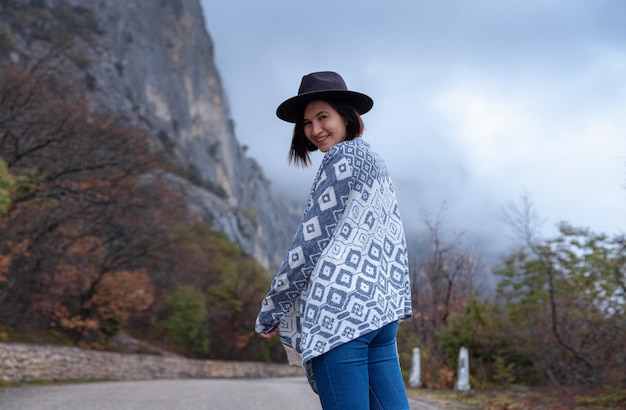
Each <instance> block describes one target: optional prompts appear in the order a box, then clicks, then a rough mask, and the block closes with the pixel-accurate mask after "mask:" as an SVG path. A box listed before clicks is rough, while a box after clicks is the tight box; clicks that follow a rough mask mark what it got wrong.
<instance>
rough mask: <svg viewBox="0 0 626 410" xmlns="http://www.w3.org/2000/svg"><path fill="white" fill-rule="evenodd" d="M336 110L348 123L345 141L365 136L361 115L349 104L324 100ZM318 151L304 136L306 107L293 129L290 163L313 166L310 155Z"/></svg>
mask: <svg viewBox="0 0 626 410" xmlns="http://www.w3.org/2000/svg"><path fill="white" fill-rule="evenodd" d="M324 101H325V102H327V103H328V104H330V106H331V107H333V108H334V109H335V111H337V112H338V113H339V115H341V116H342V117H343V118H344V119H345V120H346V122H347V124H346V139H345V141H350V140H353V139H355V138H357V137H360V136H361V135H362V134H363V130H364V128H365V126H364V125H363V120H362V119H361V116H360V115H359V113H358V112H357V111H356V110H355V109H354V107H352V105H350V104H349V103H347V102H344V101H339V100H324ZM313 151H317V147H316V146H315V144H313V143H312V142H311V141H309V140H308V139H307V137H306V136H305V135H304V107H303V108H302V113H301V114H300V119H299V120H298V122H296V125H294V127H293V137H292V138H291V149H290V150H289V163H290V164H295V165H299V166H302V167H307V166H309V165H311V158H310V157H309V153H310V152H313Z"/></svg>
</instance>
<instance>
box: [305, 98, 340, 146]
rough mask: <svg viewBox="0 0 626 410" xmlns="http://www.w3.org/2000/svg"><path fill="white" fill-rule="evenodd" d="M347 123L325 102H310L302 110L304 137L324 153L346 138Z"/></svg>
mask: <svg viewBox="0 0 626 410" xmlns="http://www.w3.org/2000/svg"><path fill="white" fill-rule="evenodd" d="M346 124H347V121H346V120H345V119H344V118H343V117H342V116H341V114H339V113H338V112H337V111H335V109H334V108H333V107H332V106H331V105H330V104H328V103H327V102H325V101H322V100H314V101H311V102H310V103H309V104H308V105H307V106H306V108H305V109H304V122H303V123H302V125H303V127H304V135H305V136H306V138H307V139H308V140H309V141H311V142H312V143H313V144H314V145H315V146H316V147H317V148H318V149H319V150H320V151H322V152H326V151H328V150H329V149H330V147H332V146H333V145H335V144H337V143H338V142H341V141H343V140H344V139H345V138H346Z"/></svg>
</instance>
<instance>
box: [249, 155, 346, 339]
mask: <svg viewBox="0 0 626 410" xmlns="http://www.w3.org/2000/svg"><path fill="white" fill-rule="evenodd" d="M342 145H344V144H337V145H335V146H333V147H332V148H331V149H330V150H329V151H328V152H327V153H326V155H325V156H324V159H323V161H322V164H321V165H320V170H319V171H318V174H317V177H316V178H315V182H314V183H313V187H312V188H311V193H310V195H309V198H308V200H307V203H306V206H305V209H304V213H303V215H302V220H301V222H300V226H299V227H298V230H297V232H296V234H295V236H294V239H293V241H292V243H291V245H290V247H289V250H288V251H287V255H286V256H285V259H284V260H283V263H282V265H281V267H280V269H279V270H278V273H277V274H276V276H275V277H274V280H273V281H272V285H271V287H270V291H269V293H268V294H267V296H266V297H265V299H263V302H262V304H261V311H260V312H259V315H258V317H257V320H256V327H255V329H256V331H257V332H258V333H268V332H271V331H272V330H273V329H275V328H276V327H278V325H279V322H280V319H281V318H282V317H283V316H284V315H285V313H286V312H287V311H288V310H289V309H290V308H291V306H292V304H293V303H294V301H295V300H296V299H297V298H298V296H299V295H300V292H301V291H302V289H304V287H305V286H306V284H307V281H308V278H309V277H310V275H311V272H312V271H313V269H314V267H315V265H316V264H317V261H318V260H319V257H320V254H321V253H322V251H323V250H324V248H325V247H326V245H327V244H328V242H329V240H330V238H331V237H332V236H333V234H334V232H335V228H336V226H337V221H339V219H340V218H341V216H342V214H343V213H344V211H345V206H346V200H347V198H348V195H349V193H350V190H351V189H352V186H353V168H352V167H353V165H352V164H351V163H350V162H351V161H350V159H349V157H346V156H345V155H344V153H343V149H342Z"/></svg>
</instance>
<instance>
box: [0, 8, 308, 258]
mask: <svg viewBox="0 0 626 410" xmlns="http://www.w3.org/2000/svg"><path fill="white" fill-rule="evenodd" d="M57 60H58V66H59V67H63V68H59V70H61V69H62V70H67V72H66V73H65V72H64V75H67V76H70V75H71V76H73V78H75V79H76V81H77V83H78V84H79V85H80V86H81V87H82V88H83V89H84V90H85V93H86V95H87V99H88V101H89V104H91V105H92V106H93V109H94V110H96V111H99V112H103V113H107V114H110V115H112V116H114V117H116V118H120V119H123V121H124V122H125V123H127V124H129V125H132V126H134V127H137V128H139V129H141V130H142V131H143V132H145V133H147V134H148V135H149V136H150V137H151V139H152V141H153V143H154V146H155V147H157V149H159V150H162V151H163V152H165V153H167V156H168V158H170V159H171V160H173V161H174V162H176V163H177V164H178V165H179V166H180V168H181V169H183V170H185V171H184V172H182V173H180V174H179V175H176V176H174V175H172V180H173V181H175V182H176V184H178V185H180V186H181V187H183V188H184V190H185V192H186V194H187V198H188V205H189V208H190V210H191V211H192V212H193V214H194V215H195V216H196V217H197V218H199V219H202V220H206V221H209V222H210V223H211V224H212V226H213V227H214V229H216V230H218V231H221V232H223V233H224V234H225V235H226V236H227V237H228V238H229V239H230V240H231V241H233V242H235V243H236V244H238V245H239V246H240V247H241V248H242V249H243V250H244V251H245V252H246V253H248V254H249V255H251V256H253V257H254V258H255V259H257V260H258V261H259V262H260V263H261V264H262V265H263V266H265V267H266V268H268V269H270V270H272V269H275V268H276V267H277V266H278V265H279V264H280V262H281V260H282V257H283V255H284V250H285V249H286V247H287V245H288V243H289V240H290V239H291V236H292V234H293V229H294V227H295V224H296V223H297V218H298V209H297V208H298V207H297V206H295V205H293V204H289V203H288V201H286V200H285V199H284V198H279V197H278V196H277V194H276V193H275V192H274V191H273V190H272V186H271V183H270V181H269V180H267V178H266V177H265V176H264V175H263V171H262V169H261V168H260V167H259V165H258V163H257V162H256V161H255V160H254V159H253V158H250V157H247V156H246V152H245V148H244V147H242V146H241V145H240V144H239V142H238V141H237V138H236V136H235V131H234V128H235V127H234V123H235V122H234V120H233V119H232V118H231V116H230V113H229V107H228V99H227V96H226V95H225V93H224V90H223V88H222V84H221V81H220V77H219V73H218V71H217V69H216V66H215V61H214V58H213V43H212V41H211V38H210V37H209V34H208V32H207V29H206V26H205V21H204V18H203V13H202V9H201V6H200V3H199V0H159V1H156V0H155V1H143V0H132V1H126V0H124V1H123V0H107V1H103V0H29V1H27V0H2V1H0V62H1V63H2V64H13V65H15V66H18V67H20V68H22V69H25V70H35V69H36V68H37V66H38V65H40V64H42V63H44V62H45V63H47V64H50V63H51V62H52V63H55V62H56V61H57ZM61 63H63V64H61Z"/></svg>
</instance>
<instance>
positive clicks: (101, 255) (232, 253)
mask: <svg viewBox="0 0 626 410" xmlns="http://www.w3.org/2000/svg"><path fill="white" fill-rule="evenodd" d="M67 91H68V92H66V93H65V94H64V95H62V96H61V95H59V94H58V93H56V92H54V91H52V89H51V88H49V87H48V83H47V82H46V81H43V80H42V79H41V78H40V77H39V76H36V75H34V74H32V73H29V72H24V71H19V70H17V69H15V68H11V67H4V68H2V69H0V158H1V160H2V168H1V169H0V171H1V172H2V181H3V185H2V187H1V188H2V191H1V192H2V196H1V197H0V198H3V202H2V210H3V212H2V213H1V214H0V237H1V238H2V240H1V241H0V326H2V327H3V328H5V329H12V331H13V332H14V333H15V334H21V335H22V338H24V337H25V336H24V335H27V334H34V333H37V332H41V331H55V332H57V333H59V334H61V335H65V336H66V337H67V338H69V340H73V341H74V342H78V343H81V344H92V345H94V346H102V345H106V343H107V341H108V340H109V338H110V337H111V336H114V335H116V334H117V333H118V332H120V331H122V330H127V331H129V332H132V331H133V329H134V328H144V329H146V328H148V329H150V328H151V329H152V331H150V332H149V333H150V334H152V335H157V336H158V337H159V338H165V339H167V334H164V333H163V332H162V329H164V327H163V326H162V321H163V320H167V317H165V316H167V312H166V311H165V308H164V301H165V300H166V296H167V295H168V293H169V292H171V291H172V290H173V289H177V288H178V287H191V288H193V289H196V290H197V291H198V292H200V294H201V295H204V298H205V299H204V301H203V302H202V306H201V308H202V309H204V310H205V312H206V315H207V317H209V320H207V321H205V322H204V323H202V325H203V326H205V327H206V331H205V334H206V335H207V336H206V337H209V336H208V335H209V334H210V335H215V336H214V337H219V338H221V339H224V338H226V339H224V340H220V343H215V344H214V345H215V346H220V345H228V346H234V347H230V350H229V351H228V352H221V351H219V349H217V348H216V349H214V351H213V352H209V351H203V352H202V353H203V354H205V355H211V356H215V357H218V356H219V355H221V354H223V355H227V356H229V358H234V359H238V358H239V359H241V358H246V354H245V353H241V352H246V351H249V352H253V351H254V352H256V353H255V354H256V355H257V356H258V357H263V353H262V351H263V349H265V347H264V346H265V345H266V343H265V342H262V341H260V340H259V341H257V342H256V347H251V346H250V344H252V345H255V341H251V336H252V326H251V324H250V320H251V319H249V317H250V316H251V310H250V309H251V306H253V305H254V306H256V305H258V302H259V300H260V299H261V297H262V295H261V294H259V293H258V292H261V291H260V289H261V288H263V291H265V287H266V285H267V281H268V279H267V274H266V272H264V271H263V269H261V268H260V267H259V266H258V264H256V262H254V261H253V260H252V259H251V258H249V257H247V256H246V255H244V254H243V253H242V252H241V250H240V249H239V248H238V247H236V246H235V245H233V244H232V243H230V242H228V241H227V240H226V239H225V238H223V237H221V236H219V235H217V234H215V233H213V232H212V231H211V229H210V227H209V226H208V225H206V224H205V225H203V226H205V228H203V229H204V231H203V232H204V234H202V235H199V234H197V230H198V229H199V228H198V226H200V225H202V224H201V223H193V224H191V223H190V222H189V218H188V216H187V205H186V202H185V198H184V195H183V193H182V192H180V191H179V189H177V187H176V186H175V185H173V184H171V183H169V182H168V178H167V176H168V175H169V174H171V173H175V172H177V171H178V170H177V169H176V167H175V165H173V164H170V163H168V161H167V160H166V159H165V158H163V157H161V156H160V153H159V151H157V150H155V149H154V147H153V146H152V145H151V143H150V141H151V140H150V138H149V137H147V136H146V135H145V134H143V133H141V132H140V131H138V130H137V129H135V128H132V127H128V126H121V125H119V124H117V123H116V121H115V120H114V119H112V118H111V117H108V116H105V115H101V114H98V113H97V112H95V111H94V110H93V109H92V108H90V104H89V103H88V101H86V100H83V99H81V98H79V97H78V96H80V93H78V92H76V93H75V94H72V93H71V92H69V91H72V90H67ZM74 91H75V90H74ZM199 224H200V225H199ZM194 232H196V233H194ZM244 276H245V278H244ZM239 279H241V280H243V281H244V282H242V283H244V284H245V287H244V289H240V290H238V289H237V287H234V288H233V287H232V286H231V285H230V284H232V283H233V281H236V280H239ZM255 281H256V282H258V283H259V285H254V283H255ZM254 292H257V293H254ZM230 299H233V300H230ZM242 303H245V306H242ZM229 309H230V310H232V312H230V311H229ZM243 316H245V317H246V318H247V319H246V320H243ZM231 320H233V321H239V323H229V321H231ZM209 327H211V330H212V331H211V332H210V333H209V332H208V329H209ZM230 339H232V340H237V343H235V344H234V345H233V344H232V343H225V341H228V340H230ZM172 343H179V342H177V341H176V340H174V339H172ZM179 344H180V343H179ZM183 345H184V343H183ZM181 349H182V350H181V351H183V352H190V353H192V354H197V353H198V352H197V351H196V352H195V353H194V349H192V348H190V347H185V346H182V347H181ZM246 349H247V350H246ZM250 349H251V350H250ZM218 358H219V357H218Z"/></svg>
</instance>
